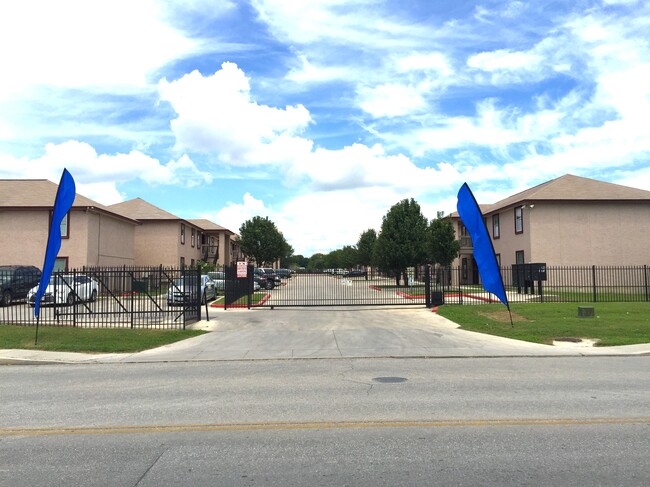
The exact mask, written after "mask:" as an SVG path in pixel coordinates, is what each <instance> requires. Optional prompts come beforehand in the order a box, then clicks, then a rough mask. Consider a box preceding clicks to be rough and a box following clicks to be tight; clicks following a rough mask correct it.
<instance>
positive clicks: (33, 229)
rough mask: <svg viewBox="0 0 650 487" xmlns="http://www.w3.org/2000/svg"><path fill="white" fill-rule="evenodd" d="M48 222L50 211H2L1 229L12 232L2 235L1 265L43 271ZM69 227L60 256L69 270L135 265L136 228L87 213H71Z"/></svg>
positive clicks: (77, 211) (123, 222)
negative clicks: (30, 266)
mask: <svg viewBox="0 0 650 487" xmlns="http://www.w3.org/2000/svg"><path fill="white" fill-rule="evenodd" d="M49 218H50V215H49V210H0V224H1V225H3V226H2V228H4V229H10V230H7V231H3V232H2V233H0V263H1V264H5V265H8V264H26V265H34V266H36V267H38V268H41V267H42V266H43V259H44V257H45V247H46V245H47V238H48V232H49ZM68 224H69V238H64V239H62V241H61V250H60V251H59V253H58V256H59V257H67V258H68V268H70V269H72V268H80V267H83V266H95V265H100V266H122V265H133V263H134V258H135V254H134V227H135V224H133V223H129V222H127V221H124V220H120V219H115V218H112V217H110V216H108V215H100V214H96V213H93V212H86V211H85V210H72V211H71V212H70V217H69V223H68ZM102 232H103V233H102Z"/></svg>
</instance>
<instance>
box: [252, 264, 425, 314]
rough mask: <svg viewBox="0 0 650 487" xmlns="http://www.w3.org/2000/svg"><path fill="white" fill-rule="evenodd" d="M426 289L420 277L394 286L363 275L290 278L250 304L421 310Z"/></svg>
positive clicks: (259, 294)
mask: <svg viewBox="0 0 650 487" xmlns="http://www.w3.org/2000/svg"><path fill="white" fill-rule="evenodd" d="M427 289H428V287H427V285H426V283H425V282H424V276H422V279H416V278H414V277H412V276H411V278H410V279H409V282H407V283H406V284H404V283H403V282H400V285H399V286H398V285H397V283H396V280H395V278H394V277H385V276H380V275H373V274H370V275H367V274H364V273H363V272H349V273H347V274H343V273H341V274H336V273H313V274H294V275H293V276H292V277H289V278H287V279H282V280H281V284H280V285H278V286H275V287H274V288H273V289H271V290H264V289H261V290H259V291H256V293H255V294H256V295H255V296H254V299H253V303H254V306H264V307H276V306H277V307H282V306H295V307H302V306H390V305H393V306H401V305H418V306H424V305H425V304H426V303H427V299H426V296H427Z"/></svg>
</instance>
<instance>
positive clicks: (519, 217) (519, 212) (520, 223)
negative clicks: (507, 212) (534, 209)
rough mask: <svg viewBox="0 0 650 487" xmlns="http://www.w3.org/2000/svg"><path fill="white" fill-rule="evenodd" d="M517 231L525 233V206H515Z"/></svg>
mask: <svg viewBox="0 0 650 487" xmlns="http://www.w3.org/2000/svg"><path fill="white" fill-rule="evenodd" d="M515 233H524V208H523V207H522V206H518V207H517V208H515Z"/></svg>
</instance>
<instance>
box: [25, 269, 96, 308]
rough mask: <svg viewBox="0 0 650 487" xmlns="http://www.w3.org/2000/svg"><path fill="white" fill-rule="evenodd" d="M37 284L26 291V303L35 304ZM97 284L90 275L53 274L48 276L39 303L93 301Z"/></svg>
mask: <svg viewBox="0 0 650 487" xmlns="http://www.w3.org/2000/svg"><path fill="white" fill-rule="evenodd" d="M37 291H38V284H37V285H36V286H34V287H33V288H32V289H30V290H29V292H28V293H27V303H28V304H29V305H30V306H34V305H35V304H36V292H37ZM98 294H99V284H98V283H97V281H96V280H95V279H93V278H92V277H88V276H85V275H83V274H54V275H52V277H50V282H48V284H47V287H46V288H45V291H44V292H43V297H42V298H41V304H42V305H47V304H68V305H70V304H74V303H75V302H77V301H95V300H96V299H97V295H98Z"/></svg>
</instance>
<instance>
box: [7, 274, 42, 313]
mask: <svg viewBox="0 0 650 487" xmlns="http://www.w3.org/2000/svg"><path fill="white" fill-rule="evenodd" d="M40 280H41V271H40V270H39V269H38V268H37V267H34V266H31V265H3V266H0V304H2V305H3V306H9V305H10V304H11V303H12V302H14V301H15V300H17V299H20V300H24V299H25V298H26V297H27V292H28V291H29V290H30V289H31V288H33V287H34V286H38V283H39V281H40Z"/></svg>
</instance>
